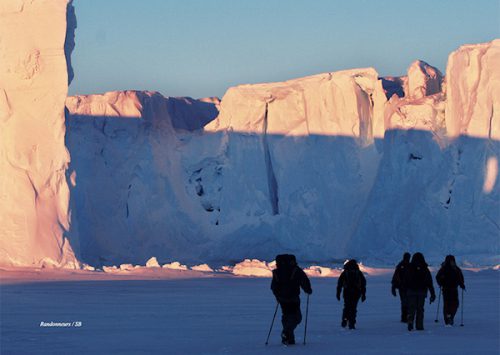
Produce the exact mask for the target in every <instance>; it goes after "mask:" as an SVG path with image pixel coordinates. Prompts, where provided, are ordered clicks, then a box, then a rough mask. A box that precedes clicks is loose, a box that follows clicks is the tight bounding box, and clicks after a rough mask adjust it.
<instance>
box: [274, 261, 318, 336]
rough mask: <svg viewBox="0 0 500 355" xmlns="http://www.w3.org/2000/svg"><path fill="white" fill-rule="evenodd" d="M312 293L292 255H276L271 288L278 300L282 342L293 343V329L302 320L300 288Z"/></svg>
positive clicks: (307, 280)
mask: <svg viewBox="0 0 500 355" xmlns="http://www.w3.org/2000/svg"><path fill="white" fill-rule="evenodd" d="M301 288H302V289H303V290H304V292H306V293H307V294H311V293H312V288H311V282H310V281H309V278H308V277H307V275H306V274H305V273H304V271H303V270H302V269H301V268H300V267H299V266H298V265H297V261H296V259H295V256H294V255H289V254H282V255H278V256H277V257H276V269H275V270H273V280H272V281H271V290H272V291H273V294H274V296H275V297H276V299H277V300H278V302H279V304H280V306H281V311H282V317H281V323H282V325H283V331H282V332H281V341H282V342H283V344H286V345H290V344H295V335H294V330H295V328H296V327H297V325H298V324H299V323H300V322H301V321H302V313H301V311H300V297H299V295H300V289H301Z"/></svg>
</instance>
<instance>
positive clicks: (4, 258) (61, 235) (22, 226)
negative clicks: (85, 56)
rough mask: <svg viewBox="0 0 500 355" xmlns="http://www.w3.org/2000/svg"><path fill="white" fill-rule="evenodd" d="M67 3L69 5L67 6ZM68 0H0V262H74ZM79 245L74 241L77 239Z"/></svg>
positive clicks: (71, 25) (72, 23)
mask: <svg viewBox="0 0 500 355" xmlns="http://www.w3.org/2000/svg"><path fill="white" fill-rule="evenodd" d="M67 9H70V11H69V12H67ZM70 14H71V4H69V5H68V4H67V1H66V0H46V1H43V0H39V1H28V0H26V1H23V0H18V1H10V0H9V1H2V2H1V3H0V264H2V265H6V264H7V265H9V264H10V265H12V264H13V265H31V264H36V265H49V264H53V265H57V266H67V267H75V266H77V261H76V259H75V256H74V253H73V250H72V245H71V244H70V242H69V241H68V239H67V236H66V235H65V232H66V231H67V230H68V229H69V213H68V200H69V190H68V185H67V183H66V179H65V170H66V167H67V164H68V162H69V155H68V151H67V150H66V147H65V144H64V135H65V115H64V104H65V99H66V95H67V92H68V81H69V80H68V79H69V78H68V67H70V66H69V65H68V63H67V61H66V55H67V56H68V57H69V54H70V53H69V52H70V51H71V49H72V48H70V47H68V46H67V47H66V50H67V51H66V53H65V40H66V38H65V35H66V33H68V38H70V37H71V34H72V32H73V30H74V27H75V26H76V22H75V19H74V16H71V15H70ZM74 242H75V244H77V242H76V241H74Z"/></svg>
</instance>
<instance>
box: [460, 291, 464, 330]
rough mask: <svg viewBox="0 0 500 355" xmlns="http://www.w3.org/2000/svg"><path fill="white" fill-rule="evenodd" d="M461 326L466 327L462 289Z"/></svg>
mask: <svg viewBox="0 0 500 355" xmlns="http://www.w3.org/2000/svg"><path fill="white" fill-rule="evenodd" d="M460 326H461V327H463V326H464V289H462V320H461V322H460Z"/></svg>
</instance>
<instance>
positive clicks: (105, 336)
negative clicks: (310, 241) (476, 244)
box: [0, 270, 500, 355]
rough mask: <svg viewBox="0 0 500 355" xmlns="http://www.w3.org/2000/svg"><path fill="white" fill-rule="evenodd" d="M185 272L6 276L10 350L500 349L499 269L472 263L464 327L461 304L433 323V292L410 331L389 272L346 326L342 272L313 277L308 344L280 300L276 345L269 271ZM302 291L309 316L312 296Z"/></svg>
mask: <svg viewBox="0 0 500 355" xmlns="http://www.w3.org/2000/svg"><path fill="white" fill-rule="evenodd" d="M57 271H61V270H57ZM161 271H163V270H161ZM175 272H176V273H181V271H175ZM182 275H183V277H184V279H171V280H125V279H123V280H112V281H111V280H107V281H106V280H100V281H90V280H86V281H84V280H79V281H77V280H72V281H69V282H68V281H66V282H61V281H58V282H28V281H25V282H21V283H9V282H7V283H5V282H4V283H3V284H2V287H1V292H2V307H1V308H0V317H1V319H2V322H1V323H0V331H1V335H2V354H3V353H5V354H12V353H15V354H21V353H22V354H24V353H26V354H35V353H36V354H55V353H68V351H70V352H71V353H75V354H89V353H99V354H112V353H123V354H137V353H168V354H290V353H293V354H334V353H335V354H467V355H469V354H485V355H488V354H492V355H493V354H498V349H499V346H500V343H499V337H498V334H499V333H500V320H499V317H498V314H499V312H500V309H499V303H498V299H499V290H500V287H499V286H500V285H499V278H498V271H492V270H489V271H482V272H478V273H473V272H469V271H464V275H465V282H466V286H467V291H466V292H465V293H464V302H463V305H464V318H463V320H464V326H463V327H460V326H459V324H460V322H461V309H459V311H458V313H457V316H456V318H455V321H456V325H455V326H454V327H451V328H447V327H445V326H444V325H443V317H442V313H441V312H442V302H441V304H440V309H439V312H438V316H439V322H438V323H435V322H434V319H435V317H436V311H437V302H435V303H433V304H431V305H429V303H428V302H429V301H428V300H427V302H426V304H425V317H424V328H425V330H424V331H421V332H420V331H419V332H417V331H413V332H408V330H407V329H406V326H405V324H402V323H400V322H399V317H400V315H399V309H400V308H399V307H400V305H399V297H392V296H391V294H390V276H391V275H384V276H370V275H369V276H367V300H366V302H364V303H360V304H359V305H358V316H357V324H356V326H357V329H356V330H354V331H349V330H345V329H342V328H341V327H340V317H341V314H342V303H341V302H338V301H337V300H336V299H335V288H336V283H337V279H336V278H333V279H331V278H315V279H312V288H313V294H312V295H311V296H310V299H309V312H308V324H307V344H306V345H303V344H302V342H303V336H304V323H305V322H304V321H303V322H302V323H301V324H300V325H299V326H298V328H297V330H296V332H295V334H296V340H297V343H298V344H297V345H295V346H293V347H292V346H290V347H286V348H285V347H283V346H282V345H281V344H280V331H281V322H280V310H278V315H277V317H276V320H275V322H274V327H273V330H272V332H271V337H270V340H269V345H267V346H266V345H264V343H265V340H266V337H267V333H268V331H269V327H270V324H271V320H272V317H273V313H274V310H275V306H276V301H275V299H274V297H273V295H272V293H271V290H270V287H269V286H270V282H271V280H270V279H269V278H248V277H246V278H241V277H216V278H198V277H197V276H194V278H192V277H193V276H186V273H183V274H182ZM434 275H435V274H433V276H434ZM54 295H57V297H54ZM75 297H78V299H77V301H75ZM301 297H302V305H301V308H302V314H303V317H304V318H305V313H306V312H305V311H306V298H305V295H304V294H302V296H301ZM75 302H77V303H78V306H77V307H75ZM461 303H462V302H461ZM41 322H46V323H50V322H54V323H64V322H68V323H72V322H81V327H40V323H41Z"/></svg>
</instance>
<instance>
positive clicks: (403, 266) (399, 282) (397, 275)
mask: <svg viewBox="0 0 500 355" xmlns="http://www.w3.org/2000/svg"><path fill="white" fill-rule="evenodd" d="M410 258H411V254H410V253H404V255H403V260H401V261H400V262H399V264H398V265H397V266H396V270H394V275H392V281H391V285H392V287H391V293H392V295H393V296H394V297H396V290H399V299H400V301H401V322H402V323H407V322H408V300H407V298H406V287H405V285H404V284H403V280H404V279H405V275H406V273H407V271H408V267H409V266H410Z"/></svg>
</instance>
